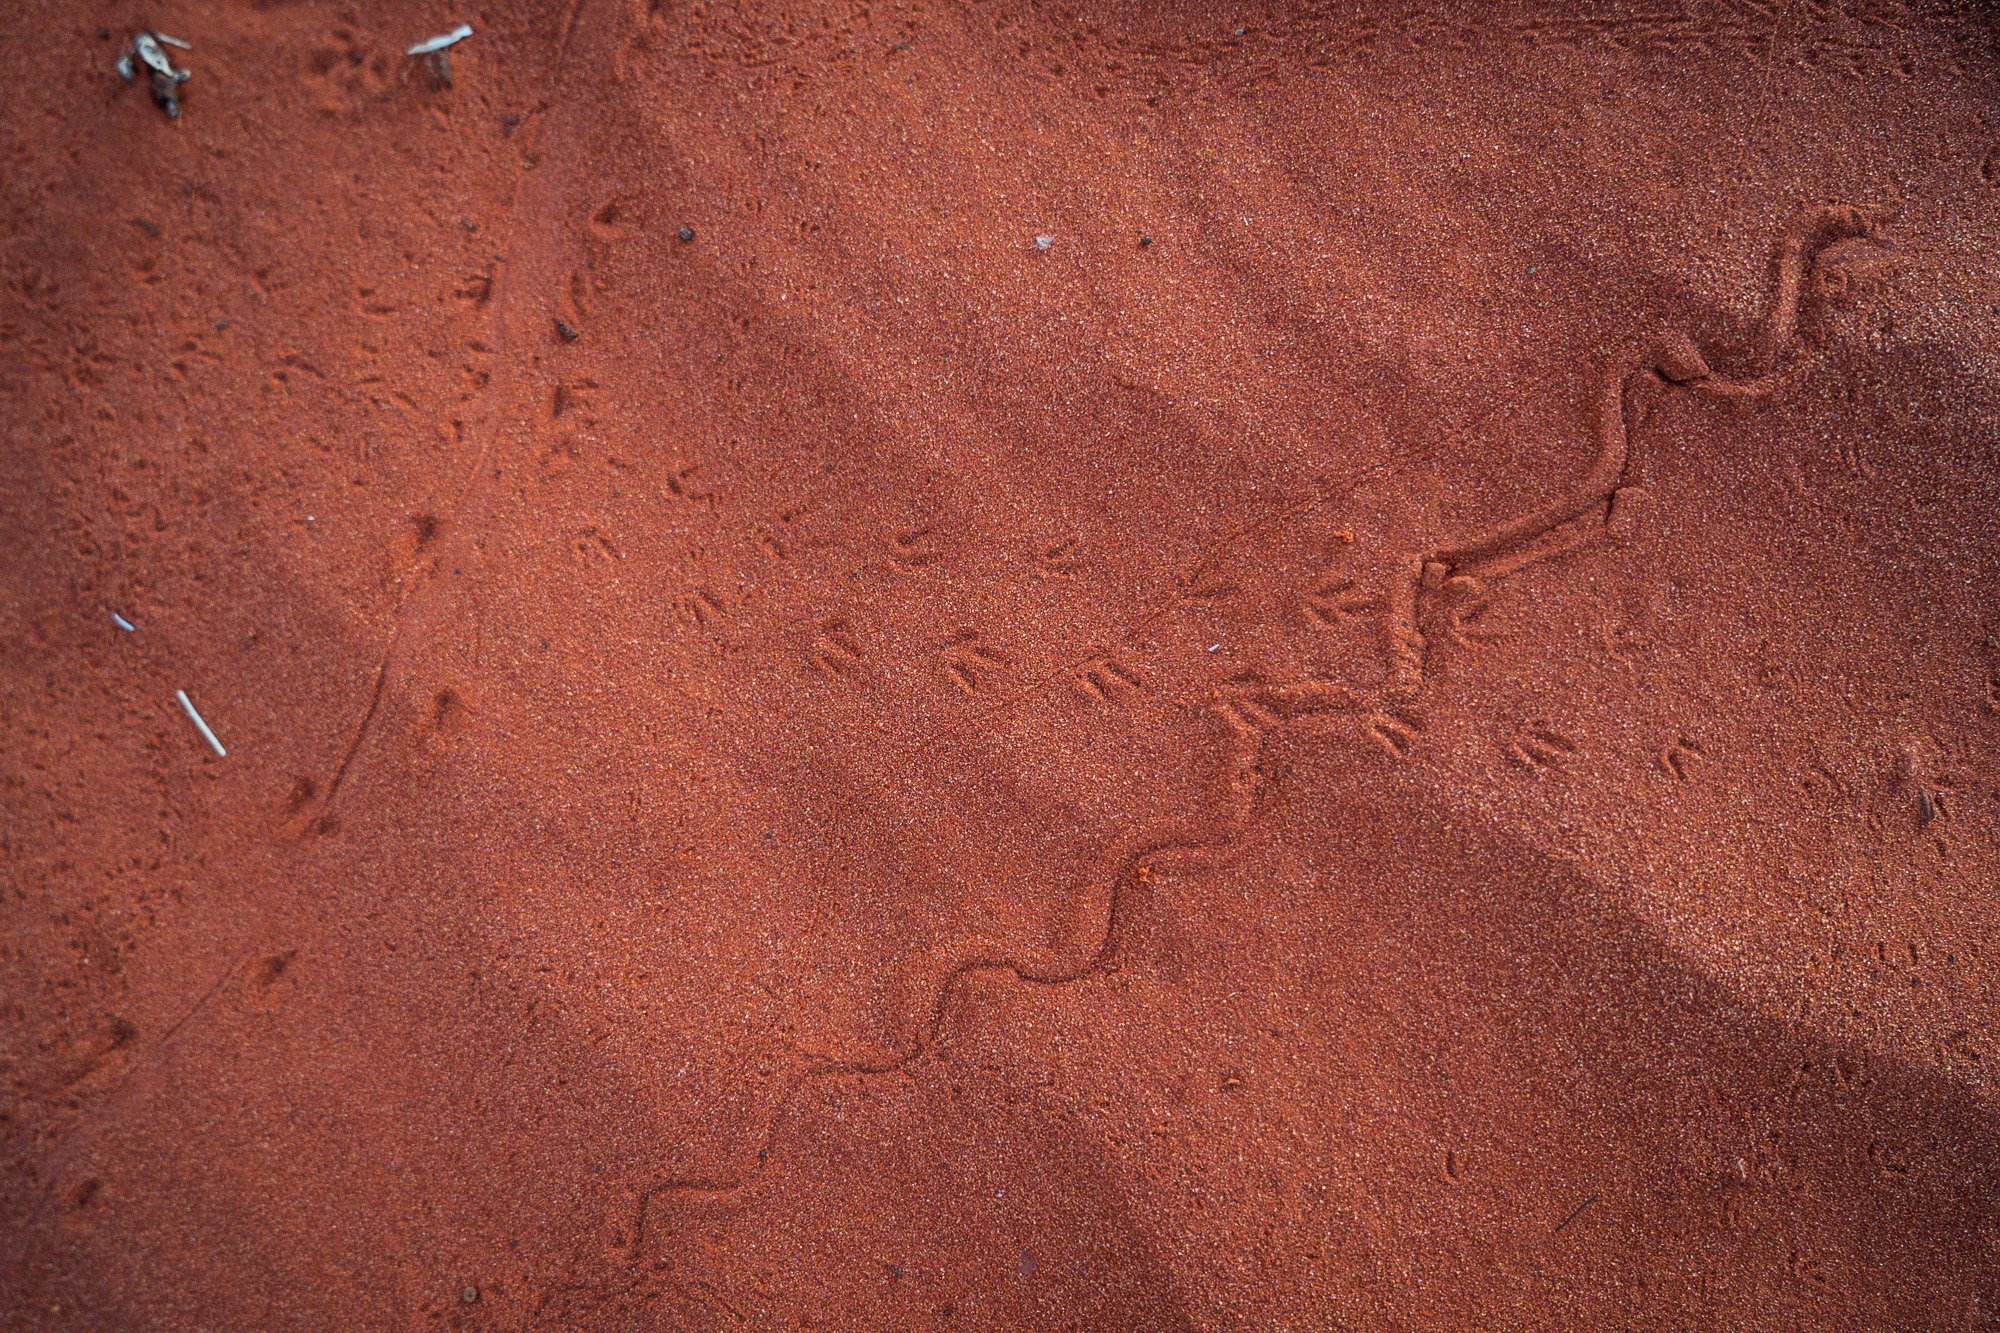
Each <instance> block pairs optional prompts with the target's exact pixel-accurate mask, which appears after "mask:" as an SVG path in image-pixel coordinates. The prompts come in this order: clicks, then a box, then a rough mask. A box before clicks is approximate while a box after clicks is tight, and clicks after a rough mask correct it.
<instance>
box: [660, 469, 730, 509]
mask: <svg viewBox="0 0 2000 1333" xmlns="http://www.w3.org/2000/svg"><path fill="white" fill-rule="evenodd" d="M700 473H701V464H699V463H685V464H682V465H681V466H679V467H674V468H669V469H668V471H667V479H666V481H665V482H663V483H662V485H664V486H665V487H666V490H667V494H668V495H671V496H673V497H674V498H675V499H676V500H686V501H688V502H689V503H692V504H705V505H707V506H708V507H709V508H711V509H713V508H715V506H716V504H717V502H718V501H719V500H720V499H721V493H720V492H718V491H715V490H712V489H710V488H709V487H707V486H704V485H703V484H702V483H701V480H700Z"/></svg>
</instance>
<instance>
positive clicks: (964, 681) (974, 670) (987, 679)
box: [938, 630, 1014, 695]
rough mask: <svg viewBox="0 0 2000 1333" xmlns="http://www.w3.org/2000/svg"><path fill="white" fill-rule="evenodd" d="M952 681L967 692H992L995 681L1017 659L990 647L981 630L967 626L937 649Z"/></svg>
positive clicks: (1011, 666)
mask: <svg viewBox="0 0 2000 1333" xmlns="http://www.w3.org/2000/svg"><path fill="white" fill-rule="evenodd" d="M938 656H939V658H940V659H941V660H942V661H943V662H944V670H945V674H946V675H947V676H949V677H950V678H951V682H952V684H954V685H956V686H958V688H960V689H961V690H964V691H965V692H966V693H967V694H973V695H977V694H991V693H992V692H993V691H994V689H995V688H996V686H995V681H996V680H997V679H998V678H999V677H1000V676H1003V675H1005V674H1007V673H1008V672H1010V671H1012V670H1013V667H1014V660H1013V659H1012V658H1010V657H1008V656H1007V655H1006V654H1005V653H1003V652H1000V651H999V650H998V649H995V648H991V647H988V646H987V645H986V644H985V643H983V642H982V641H981V640H980V637H979V635H978V634H976V633H974V632H973V631H970V630H967V631H965V632H964V633H962V634H958V635H955V636H953V638H952V640H951V642H950V643H948V644H946V645H945V646H944V648H943V649H942V650H941V651H940V652H939V653H938Z"/></svg>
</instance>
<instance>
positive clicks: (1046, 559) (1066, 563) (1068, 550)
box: [1035, 537, 1083, 579]
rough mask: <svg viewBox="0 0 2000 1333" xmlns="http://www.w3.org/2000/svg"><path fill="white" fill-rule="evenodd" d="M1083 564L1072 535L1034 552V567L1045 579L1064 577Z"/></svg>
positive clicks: (1067, 576) (1070, 574) (1074, 571)
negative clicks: (1067, 538) (1065, 539)
mask: <svg viewBox="0 0 2000 1333" xmlns="http://www.w3.org/2000/svg"><path fill="white" fill-rule="evenodd" d="M1082 565H1083V557H1082V556H1081V555H1080V554H1078V552H1077V541H1076V539H1075V538H1074V537H1072V538H1070V539H1069V540H1067V541H1060V542H1057V543H1056V544H1055V545H1054V546H1051V547H1048V548H1047V549H1045V550H1041V551H1038V552H1036V553H1035V569H1036V571H1037V572H1039V573H1040V574H1041V576H1042V577H1043V578H1045V579H1066V578H1069V577H1071V576H1072V575H1074V574H1075V573H1076V571H1077V570H1078V569H1079V568H1081V567H1082Z"/></svg>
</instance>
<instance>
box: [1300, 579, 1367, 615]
mask: <svg viewBox="0 0 2000 1333" xmlns="http://www.w3.org/2000/svg"><path fill="white" fill-rule="evenodd" d="M1382 608H1383V601H1382V599H1381V598H1380V597H1376V596H1373V595H1371V594H1369V593H1366V592H1363V591H1362V590H1361V589H1359V588H1357V587H1356V586H1355V583H1354V580H1353V579H1344V578H1328V579H1325V580H1322V581H1321V582H1320V583H1319V584H1318V585H1317V586H1316V587H1314V588H1313V590H1312V591H1311V592H1304V593H1300V594H1299V609H1300V611H1302V612H1303V613H1304V615H1305V617H1306V619H1307V620H1308V622H1310V623H1311V624H1314V625H1326V626H1337V625H1348V624H1352V623H1353V622H1354V621H1356V620H1360V619H1363V618H1364V617H1367V616H1372V615H1375V614H1377V613H1378V612H1380V611H1381V610H1382Z"/></svg>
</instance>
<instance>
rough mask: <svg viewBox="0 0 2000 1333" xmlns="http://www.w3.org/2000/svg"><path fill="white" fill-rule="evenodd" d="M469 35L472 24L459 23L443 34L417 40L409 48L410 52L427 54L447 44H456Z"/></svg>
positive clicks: (415, 54)
mask: <svg viewBox="0 0 2000 1333" xmlns="http://www.w3.org/2000/svg"><path fill="white" fill-rule="evenodd" d="M470 36H472V25H471V24H470V23H461V24H459V25H458V26H457V27H456V28H453V29H452V30H451V31H450V32H448V33H445V34H444V35H443V36H440V37H430V38H426V39H425V40H423V41H421V42H418V43H417V44H416V45H415V46H413V47H411V48H410V54H411V55H413V56H427V55H430V54H431V53H432V52H433V51H442V50H444V49H445V48H446V47H447V46H457V45H458V44H459V43H460V42H462V41H464V40H465V39H466V38H468V37H470Z"/></svg>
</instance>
